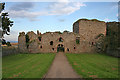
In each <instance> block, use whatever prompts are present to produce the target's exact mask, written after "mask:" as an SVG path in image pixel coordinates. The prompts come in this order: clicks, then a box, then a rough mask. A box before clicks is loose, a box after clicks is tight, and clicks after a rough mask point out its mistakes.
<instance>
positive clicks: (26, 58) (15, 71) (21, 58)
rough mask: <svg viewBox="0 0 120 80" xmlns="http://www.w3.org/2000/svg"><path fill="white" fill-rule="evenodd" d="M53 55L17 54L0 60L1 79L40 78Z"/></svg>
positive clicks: (46, 69)
mask: <svg viewBox="0 0 120 80" xmlns="http://www.w3.org/2000/svg"><path fill="white" fill-rule="evenodd" d="M54 57H55V54H52V53H50V54H17V55H9V56H5V57H3V58H2V77H3V78H42V77H43V76H44V75H45V73H46V72H47V71H48V68H49V67H50V65H51V63H52V61H53V59H54Z"/></svg>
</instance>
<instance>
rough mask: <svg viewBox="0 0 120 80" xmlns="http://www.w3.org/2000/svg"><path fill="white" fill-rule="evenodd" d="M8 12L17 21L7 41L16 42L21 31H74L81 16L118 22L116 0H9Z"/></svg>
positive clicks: (7, 4) (6, 37)
mask: <svg viewBox="0 0 120 80" xmlns="http://www.w3.org/2000/svg"><path fill="white" fill-rule="evenodd" d="M5 11H6V12H8V13H9V17H10V19H11V20H13V21H14V25H13V27H12V28H11V32H10V35H9V36H5V39H6V40H7V41H17V40H18V34H19V32H22V31H25V32H28V31H34V32H36V31H37V30H39V31H40V32H41V33H44V32H48V31H50V32H54V31H61V32H62V31H64V30H68V31H72V28H73V27H72V25H73V23H74V22H75V21H76V20H78V19H81V18H87V19H98V20H102V21H106V22H108V21H118V18H117V17H118V3H117V2H82V3H81V2H69V1H66V2H59V0H58V2H6V5H5Z"/></svg>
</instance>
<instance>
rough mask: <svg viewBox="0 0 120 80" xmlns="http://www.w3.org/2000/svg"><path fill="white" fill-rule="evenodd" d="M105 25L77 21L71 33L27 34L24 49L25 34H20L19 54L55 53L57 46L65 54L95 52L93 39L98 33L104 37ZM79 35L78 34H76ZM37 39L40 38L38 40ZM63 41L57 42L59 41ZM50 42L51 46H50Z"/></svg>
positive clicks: (102, 23) (95, 22)
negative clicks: (77, 41)
mask: <svg viewBox="0 0 120 80" xmlns="http://www.w3.org/2000/svg"><path fill="white" fill-rule="evenodd" d="M105 31H106V24H105V22H101V21H95V20H92V21H90V20H79V21H77V22H76V23H74V24H73V32H63V33H62V34H61V33H59V32H46V33H44V34H41V33H40V32H39V31H37V34H35V33H34V32H33V31H31V32H28V33H27V35H28V36H29V38H30V40H29V47H28V48H27V47H26V41H25V33H24V32H22V33H20V35H19V38H18V40H19V41H18V42H19V49H20V51H21V52H24V51H28V52H30V53H40V52H42V53H48V52H53V53H56V52H57V48H58V46H59V45H61V46H63V47H64V52H65V53H84V52H85V53H86V52H95V46H94V44H93V43H92V42H94V41H95V37H96V36H97V35H99V34H100V33H102V34H104V35H105ZM78 33H79V34H78ZM38 37H41V39H40V40H39V38H38ZM60 38H61V39H62V40H63V41H59V39H60ZM76 39H79V41H80V43H79V44H77V43H76ZM50 42H52V43H53V44H52V45H51V44H50Z"/></svg>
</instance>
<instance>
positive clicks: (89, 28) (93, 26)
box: [74, 19, 106, 42]
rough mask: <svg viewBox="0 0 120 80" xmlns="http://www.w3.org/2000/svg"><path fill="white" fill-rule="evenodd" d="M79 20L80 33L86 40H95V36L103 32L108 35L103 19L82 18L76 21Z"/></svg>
mask: <svg viewBox="0 0 120 80" xmlns="http://www.w3.org/2000/svg"><path fill="white" fill-rule="evenodd" d="M78 22H79V34H80V35H82V36H84V38H85V40H86V41H90V42H91V41H92V42H94V40H95V37H96V36H97V35H99V34H101V33H102V34H104V35H106V23H105V22H103V21H97V20H86V19H85V20H84V19H80V20H78V21H77V22H75V23H78ZM75 23H74V24H75ZM74 27H75V26H74Z"/></svg>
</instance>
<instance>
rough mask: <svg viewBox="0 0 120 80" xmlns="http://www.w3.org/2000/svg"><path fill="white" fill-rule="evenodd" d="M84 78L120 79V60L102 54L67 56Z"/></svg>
mask: <svg viewBox="0 0 120 80" xmlns="http://www.w3.org/2000/svg"><path fill="white" fill-rule="evenodd" d="M66 56H67V58H68V61H69V62H70V64H71V65H72V67H73V69H74V70H75V71H76V72H77V73H78V74H79V75H80V76H81V77H83V78H118V58H114V57H111V56H107V55H102V54H66Z"/></svg>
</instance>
